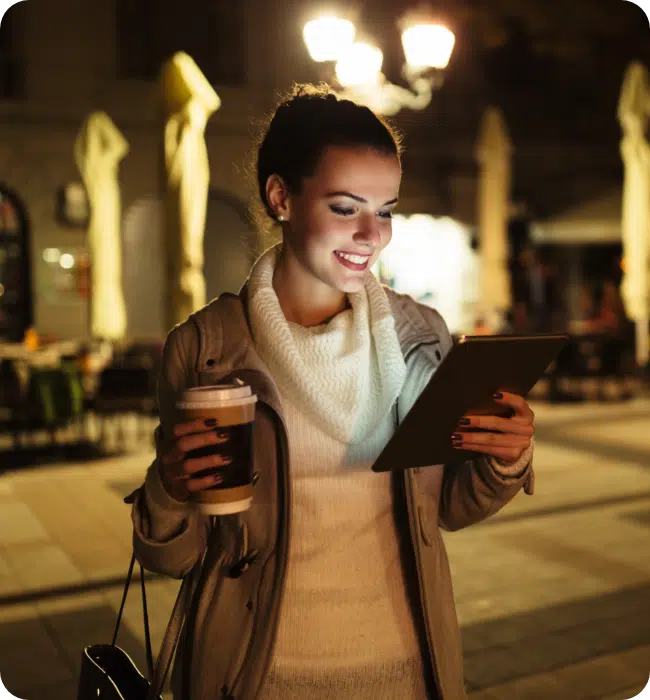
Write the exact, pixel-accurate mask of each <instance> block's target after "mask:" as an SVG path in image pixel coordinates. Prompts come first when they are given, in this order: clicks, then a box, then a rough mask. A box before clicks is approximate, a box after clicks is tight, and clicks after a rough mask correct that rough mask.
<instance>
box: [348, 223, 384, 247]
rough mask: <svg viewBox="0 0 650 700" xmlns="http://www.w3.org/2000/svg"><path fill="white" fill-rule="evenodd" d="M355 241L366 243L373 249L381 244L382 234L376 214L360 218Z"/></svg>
mask: <svg viewBox="0 0 650 700" xmlns="http://www.w3.org/2000/svg"><path fill="white" fill-rule="evenodd" d="M354 241H355V243H366V244H367V245H369V246H371V247H372V248H373V249H374V248H376V247H378V246H379V244H380V242H381V234H380V233H379V228H378V227H377V219H376V217H375V216H374V215H370V216H364V217H363V218H361V219H360V220H359V228H358V230H357V232H356V233H355V234H354Z"/></svg>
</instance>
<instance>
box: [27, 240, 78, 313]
mask: <svg viewBox="0 0 650 700" xmlns="http://www.w3.org/2000/svg"><path fill="white" fill-rule="evenodd" d="M89 291H90V258H89V256H88V252H87V251H86V249H85V248H82V247H63V248H45V249H44V250H43V251H42V252H41V256H40V260H39V269H38V293H39V297H40V298H41V299H42V300H43V302H45V303H46V304H51V305H56V306H65V305H70V304H73V305H74V304H79V303H81V302H85V301H86V299H87V298H88V294H89Z"/></svg>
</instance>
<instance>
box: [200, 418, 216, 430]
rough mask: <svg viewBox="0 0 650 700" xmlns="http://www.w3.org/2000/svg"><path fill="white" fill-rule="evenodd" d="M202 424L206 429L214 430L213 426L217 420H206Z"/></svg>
mask: <svg viewBox="0 0 650 700" xmlns="http://www.w3.org/2000/svg"><path fill="white" fill-rule="evenodd" d="M203 424H204V425H205V427H206V428H214V427H215V425H216V424H217V419H216V418H208V419H207V420H206V421H203Z"/></svg>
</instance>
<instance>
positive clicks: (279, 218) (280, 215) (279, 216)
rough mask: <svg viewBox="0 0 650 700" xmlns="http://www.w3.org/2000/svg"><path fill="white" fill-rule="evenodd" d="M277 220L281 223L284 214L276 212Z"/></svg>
mask: <svg viewBox="0 0 650 700" xmlns="http://www.w3.org/2000/svg"><path fill="white" fill-rule="evenodd" d="M278 221H279V222H280V223H282V222H283V221H284V216H282V214H278Z"/></svg>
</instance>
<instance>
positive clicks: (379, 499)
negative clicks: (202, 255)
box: [249, 249, 426, 700]
mask: <svg viewBox="0 0 650 700" xmlns="http://www.w3.org/2000/svg"><path fill="white" fill-rule="evenodd" d="M276 255H277V249H271V251H268V252H267V253H266V254H265V255H264V256H263V257H262V258H261V259H260V261H259V262H258V264H257V265H256V266H255V268H254V269H253V272H252V274H251V280H250V307H249V314H250V319H251V328H252V332H253V338H254V340H255V344H256V347H257V349H258V351H259V352H260V354H261V356H262V358H263V359H264V361H265V362H266V363H267V365H268V366H269V369H270V371H271V373H272V375H273V377H274V379H275V380H276V383H277V385H278V388H279V391H280V394H281V397H282V405H283V409H284V413H285V420H286V422H287V428H288V434H289V450H290V454H291V481H292V498H293V504H292V533H291V548H290V553H289V568H288V572H287V581H286V589H285V597H284V602H283V607H282V614H281V617H280V624H279V629H278V636H277V642H276V647H275V653H274V658H273V661H272V664H271V668H270V672H269V677H268V681H267V684H266V688H265V690H264V691H263V693H262V695H261V696H260V700H298V699H300V700H302V699H303V698H306V697H308V698H310V699H311V700H326V699H327V700H331V698H337V697H341V698H346V700H371V699H372V700H383V699H385V700H394V698H411V699H413V700H425V698H426V690H425V682H424V676H423V669H422V661H421V658H420V650H419V647H418V642H417V635H416V632H415V627H414V623H413V619H412V615H411V611H410V609H409V605H408V601H407V598H406V592H405V587H404V583H403V578H402V576H403V575H402V570H401V566H400V559H399V550H398V544H397V533H396V532H395V523H394V520H393V515H392V500H391V491H390V474H375V473H374V472H372V471H371V469H370V467H371V465H372V462H373V461H374V460H375V459H376V457H377V456H378V455H379V453H380V452H381V450H382V449H383V447H384V445H385V444H386V442H387V441H388V439H389V438H390V436H391V434H392V432H393V429H394V425H393V420H394V419H393V414H392V412H391V407H392V405H393V403H394V401H395V399H396V398H397V396H398V394H399V392H400V389H401V387H402V384H403V382H404V377H405V365H404V360H403V357H402V353H401V350H400V346H399V342H398V339H397V335H396V333H395V329H394V321H393V318H392V315H391V311H390V305H389V302H388V299H387V298H386V295H385V293H384V291H383V290H382V288H381V286H380V285H379V284H378V283H377V281H376V280H375V279H374V278H372V277H371V278H370V279H369V281H368V283H367V285H366V287H365V290H364V291H362V292H360V293H358V294H352V295H350V301H351V305H352V309H349V310H347V311H343V312H342V313H340V314H338V315H337V316H336V317H335V318H333V319H332V320H331V321H330V322H329V323H327V324H324V325H322V326H317V327H313V328H303V327H301V326H298V325H296V324H293V323H288V322H287V321H286V319H285V317H284V315H283V313H282V310H281V308H280V304H279V301H278V298H277V296H276V294H275V292H274V290H273V287H272V279H273V270H274V266H275V261H276ZM380 368H381V372H380Z"/></svg>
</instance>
